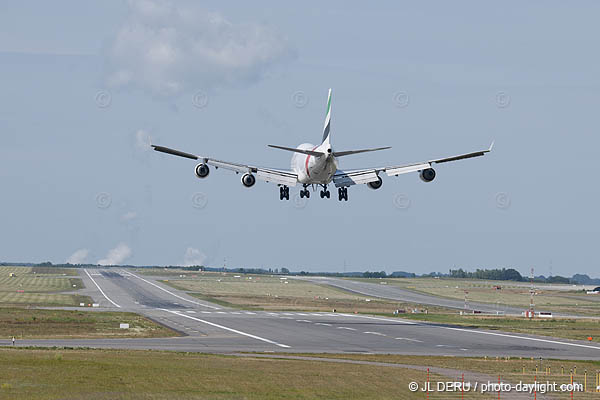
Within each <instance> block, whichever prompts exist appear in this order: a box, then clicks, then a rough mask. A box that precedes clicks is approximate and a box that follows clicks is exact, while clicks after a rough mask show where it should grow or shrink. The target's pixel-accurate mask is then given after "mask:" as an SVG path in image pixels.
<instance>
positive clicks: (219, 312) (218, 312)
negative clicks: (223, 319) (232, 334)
mask: <svg viewBox="0 0 600 400" xmlns="http://www.w3.org/2000/svg"><path fill="white" fill-rule="evenodd" d="M217 314H227V313H226V312H225V311H217Z"/></svg>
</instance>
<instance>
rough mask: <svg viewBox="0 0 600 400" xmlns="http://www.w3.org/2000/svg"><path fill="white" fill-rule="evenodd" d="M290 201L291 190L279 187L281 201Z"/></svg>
mask: <svg viewBox="0 0 600 400" xmlns="http://www.w3.org/2000/svg"><path fill="white" fill-rule="evenodd" d="M283 199H286V200H289V199H290V188H289V187H287V186H280V187H279V200H283Z"/></svg>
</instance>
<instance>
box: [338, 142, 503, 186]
mask: <svg viewBox="0 0 600 400" xmlns="http://www.w3.org/2000/svg"><path fill="white" fill-rule="evenodd" d="M493 147H494V143H493V142H492V144H491V146H490V147H489V148H488V149H486V150H481V151H475V152H472V153H466V154H459V155H457V156H452V157H444V158H438V159H435V160H430V161H426V162H421V163H414V164H405V165H397V166H390V167H381V168H368V169H358V170H352V171H341V170H338V171H336V173H335V175H334V176H333V182H334V184H335V186H336V187H342V186H352V185H358V184H361V183H370V182H376V181H378V180H379V173H380V172H385V173H386V174H387V175H388V176H398V175H401V174H407V173H409V172H417V171H422V170H424V169H428V168H431V167H432V166H433V164H441V163H446V162H450V161H457V160H464V159H467V158H473V157H480V156H483V155H484V154H486V153H489V152H490V151H492V148H493Z"/></svg>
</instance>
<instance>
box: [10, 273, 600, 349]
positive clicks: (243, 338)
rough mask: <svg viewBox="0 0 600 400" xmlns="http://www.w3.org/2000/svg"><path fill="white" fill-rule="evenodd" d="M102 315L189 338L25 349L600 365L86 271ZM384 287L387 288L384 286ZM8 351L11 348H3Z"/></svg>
mask: <svg viewBox="0 0 600 400" xmlns="http://www.w3.org/2000/svg"><path fill="white" fill-rule="evenodd" d="M81 275H82V279H83V280H84V283H85V285H86V287H87V290H88V294H89V295H91V296H92V297H93V299H94V301H95V302H97V303H99V304H100V308H99V310H108V309H110V310H113V311H115V310H118V311H133V312H137V313H140V314H143V315H145V316H147V317H149V318H152V319H153V320H155V321H158V322H160V323H162V324H164V325H167V326H169V327H171V328H173V329H176V330H177V331H179V332H182V333H184V334H185V336H182V337H173V338H156V339H89V340H84V339H81V340H78V339H75V340H54V339H51V340H23V341H18V342H17V344H18V345H20V346H82V347H94V348H127V349H164V350H177V351H199V352H218V353H234V352H248V351H253V352H277V351H279V352H281V351H285V352H317V353H321V352H324V353H327V352H330V353H341V352H349V353H356V352H360V353H397V354H411V355H457V356H483V355H488V356H523V357H532V356H533V357H544V358H572V359H600V346H596V345H592V344H588V343H585V342H575V341H568V340H562V339H556V340H554V339H549V338H547V337H546V338H544V337H532V336H527V335H520V334H505V333H500V332H490V331H480V330H474V329H468V328H458V327H452V326H442V325H434V324H426V323H415V322H411V321H405V320H402V319H398V318H385V317H376V316H366V315H355V314H342V313H320V312H318V313H312V312H265V311H260V312H259V311H241V310H234V309H226V308H223V307H221V306H219V305H216V304H212V303H208V302H205V301H201V300H198V299H195V298H193V297H191V296H188V295H186V294H185V293H183V292H181V291H178V290H176V289H173V288H170V287H168V286H166V285H164V284H162V283H159V282H157V281H155V280H154V279H153V278H152V277H148V276H142V275H138V274H135V273H132V272H129V271H125V270H120V269H119V270H115V269H110V270H109V269H106V270H100V269H97V270H94V269H88V270H82V271H81ZM382 286H383V285H382ZM0 344H4V345H8V344H9V342H8V341H0Z"/></svg>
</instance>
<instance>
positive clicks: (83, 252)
mask: <svg viewBox="0 0 600 400" xmlns="http://www.w3.org/2000/svg"><path fill="white" fill-rule="evenodd" d="M88 253H89V250H88V249H79V250H77V251H76V252H75V253H73V254H71V256H70V257H69V258H67V263H69V264H83V263H84V262H85V259H86V258H87V256H88Z"/></svg>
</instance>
